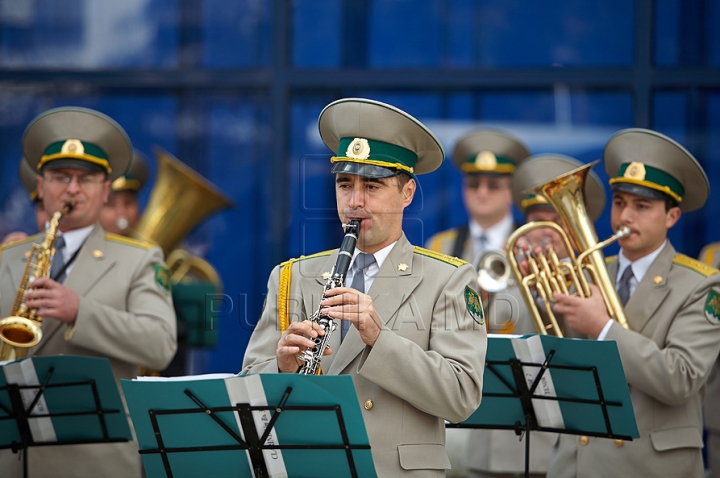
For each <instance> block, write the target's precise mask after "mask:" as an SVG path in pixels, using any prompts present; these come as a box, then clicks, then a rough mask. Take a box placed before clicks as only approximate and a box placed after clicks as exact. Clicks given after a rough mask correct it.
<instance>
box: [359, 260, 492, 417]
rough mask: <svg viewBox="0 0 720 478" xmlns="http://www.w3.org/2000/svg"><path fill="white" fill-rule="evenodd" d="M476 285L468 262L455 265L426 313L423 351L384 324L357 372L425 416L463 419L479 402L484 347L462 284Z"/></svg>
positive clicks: (481, 328)
mask: <svg viewBox="0 0 720 478" xmlns="http://www.w3.org/2000/svg"><path fill="white" fill-rule="evenodd" d="M434 279H435V280H438V279H437V278H434ZM424 280H433V278H428V277H426V278H425V279H424ZM476 284H477V282H476V280H475V273H474V270H473V268H472V267H471V266H470V265H468V264H466V265H463V266H461V267H459V268H458V269H456V270H455V271H454V272H453V274H452V275H451V276H450V277H449V279H448V280H447V281H446V285H445V287H444V288H443V289H442V291H441V292H440V294H439V295H438V297H437V300H436V302H435V304H434V306H433V308H432V310H431V311H429V312H430V313H432V319H431V322H430V326H431V331H432V332H431V334H430V342H429V347H428V350H424V349H423V348H421V347H420V346H419V345H418V344H416V343H415V342H413V341H411V340H408V339H407V338H404V337H402V336H400V335H399V334H396V333H394V332H393V331H392V330H391V329H389V328H387V326H386V327H385V328H383V330H382V331H381V332H380V335H379V336H378V339H377V341H376V342H375V345H374V346H373V347H372V348H370V347H366V350H365V352H364V354H365V357H364V361H363V362H362V364H361V365H360V367H359V370H358V373H359V375H360V376H362V377H363V378H366V379H367V380H370V381H371V382H373V383H375V384H377V385H378V386H380V387H382V388H384V389H385V390H387V391H388V392H390V393H392V394H394V395H396V396H397V397H399V398H401V399H403V400H405V401H407V402H408V403H410V404H411V405H413V406H414V407H416V408H418V409H419V410H422V411H424V412H425V413H428V414H430V415H435V416H438V417H441V418H444V419H446V420H449V421H451V422H460V421H462V420H465V419H466V418H467V417H469V416H470V415H471V414H472V413H473V412H474V411H475V410H476V409H477V408H478V406H479V405H480V400H481V396H482V380H483V370H484V365H485V353H486V350H487V333H486V331H485V324H484V322H483V323H482V324H481V323H480V319H478V320H475V319H474V318H473V315H472V314H471V313H470V312H469V310H468V305H467V301H466V288H470V289H471V290H475V288H476ZM480 307H481V306H480ZM420 312H421V313H425V311H420Z"/></svg>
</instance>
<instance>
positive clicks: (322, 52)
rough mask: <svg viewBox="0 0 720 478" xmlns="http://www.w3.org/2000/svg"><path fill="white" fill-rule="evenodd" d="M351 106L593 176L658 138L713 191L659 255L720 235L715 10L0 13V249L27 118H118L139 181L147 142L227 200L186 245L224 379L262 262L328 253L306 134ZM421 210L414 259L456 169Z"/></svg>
mask: <svg viewBox="0 0 720 478" xmlns="http://www.w3.org/2000/svg"><path fill="white" fill-rule="evenodd" d="M348 96H360V97H368V98H373V99H377V100H380V101H385V102H388V103H391V104H393V105H395V106H397V107H399V108H401V109H403V110H405V111H407V112H409V113H410V114H412V115H413V116H415V117H417V118H418V119H420V120H421V121H423V122H424V123H426V124H427V125H428V126H429V127H430V128H431V129H432V130H433V131H434V132H435V133H436V135H437V136H438V138H439V139H440V140H441V142H442V143H443V145H444V146H445V149H446V151H447V152H448V153H449V152H451V151H452V149H453V146H454V142H455V141H456V140H457V139H458V138H459V137H460V136H461V135H462V134H464V133H466V132H468V131H470V130H471V129H473V128H476V127H478V126H494V127H500V128H503V129H507V130H508V131H511V132H513V133H514V134H516V135H518V136H519V137H520V138H522V139H523V140H524V141H525V142H526V143H527V144H528V146H529V147H530V149H531V150H532V152H533V153H543V152H556V153H564V154H568V155H570V156H573V157H576V158H578V159H580V160H582V161H585V162H589V161H592V160H595V159H599V158H601V156H602V148H603V146H604V144H605V142H606V141H607V139H608V138H609V137H610V136H611V135H612V134H613V133H614V132H615V131H617V130H619V129H622V128H627V127H632V126H638V127H647V128H652V129H655V130H658V131H660V132H662V133H665V134H667V135H669V136H671V137H672V138H674V139H676V140H677V141H679V142H680V143H681V144H683V145H684V146H685V147H686V148H687V149H689V150H690V151H691V152H692V153H693V154H694V155H695V156H696V157H697V158H698V160H699V161H700V163H701V164H702V165H703V166H704V168H705V169H706V171H707V173H708V176H709V177H710V182H711V196H710V200H709V201H708V204H707V205H706V206H705V208H703V209H702V210H700V211H697V212H693V213H690V214H687V215H685V216H684V217H683V218H682V219H681V222H680V224H679V225H678V226H676V227H675V228H674V229H673V230H672V231H671V235H670V237H671V240H672V241H673V244H674V245H675V247H676V248H677V249H679V250H681V251H683V252H685V253H687V254H689V255H691V256H696V255H697V253H698V252H699V250H700V248H701V247H702V246H703V245H704V244H705V243H707V242H711V241H715V240H720V222H719V221H716V220H713V217H717V215H718V214H717V213H719V212H720V202H719V201H718V199H719V198H720V196H718V194H720V193H719V192H718V190H720V0H687V1H683V2H680V1H679V0H634V1H626V0H606V1H603V2H596V1H588V0H580V1H578V0H557V1H555V2H552V6H549V5H547V4H544V3H542V2H536V1H533V0H512V1H508V0H293V1H290V0H242V1H227V0H202V1H201V0H126V1H123V2H117V1H111V0H33V1H26V2H14V1H10V0H0V236H2V235H4V234H6V233H7V232H10V231H13V230H18V229H22V230H25V231H26V232H33V231H32V228H33V227H34V226H33V221H32V220H31V214H30V212H31V211H32V208H31V205H30V204H29V201H28V199H27V195H26V194H25V192H24V190H23V189H22V186H21V185H20V182H19V181H18V162H19V159H20V157H21V154H22V151H21V141H20V140H21V136H22V133H23V130H24V128H25V127H26V125H27V124H28V122H29V121H30V120H31V119H32V118H34V117H35V116H36V115H37V114H39V113H41V112H43V111H45V110H47V109H49V108H53V107H57V106H65V105H77V106H85V107H89V108H94V109H97V110H99V111H102V112H104V113H106V114H108V115H110V116H111V117H113V118H114V119H115V120H117V121H118V122H119V123H120V124H121V125H122V126H123V127H124V128H125V130H126V131H127V132H128V134H129V136H130V138H131V140H132V142H133V146H134V147H135V148H136V149H138V150H139V151H141V152H143V153H145V155H146V156H147V157H148V158H149V159H151V161H150V169H151V182H152V180H153V179H154V177H155V172H156V169H157V168H156V165H155V163H154V161H152V158H153V156H152V150H153V147H154V146H155V145H157V146H160V147H162V148H163V149H165V150H167V151H169V152H171V153H172V154H173V155H175V156H176V157H178V158H179V159H180V160H182V161H183V162H185V163H186V164H188V165H189V166H190V167H192V168H193V169H195V170H196V171H197V172H199V173H200V174H201V175H203V176H205V177H206V178H208V179H209V180H210V181H211V182H213V183H214V184H215V185H216V186H217V187H218V188H219V189H221V190H222V191H224V192H225V193H226V194H227V195H228V196H229V197H231V198H232V199H233V200H234V201H235V203H236V207H234V208H232V209H226V210H223V211H222V212H219V213H217V214H215V215H213V216H212V217H210V218H208V219H207V220H205V221H203V222H202V223H201V224H200V225H199V226H198V227H196V228H195V230H194V231H193V232H192V233H191V234H190V235H189V236H188V238H187V239H186V246H187V247H188V248H190V249H191V250H192V251H193V252H196V253H198V254H201V255H204V256H205V257H206V258H207V259H208V260H209V261H210V262H212V263H213V264H214V265H215V266H216V268H217V269H218V272H219V273H220V275H221V276H222V279H223V282H224V293H225V296H224V297H223V300H221V301H218V304H217V307H218V315H219V319H218V323H217V326H218V327H219V331H220V336H219V344H218V347H217V348H216V349H214V350H211V351H209V352H207V353H206V354H204V355H203V357H204V360H202V361H200V362H198V363H197V364H196V368H195V369H194V371H195V372H219V371H222V372H236V371H238V370H239V369H240V364H241V362H242V356H243V352H244V349H245V346H246V344H247V341H248V339H249V336H250V333H251V332H252V329H253V326H254V324H255V322H256V321H257V319H258V317H259V315H260V312H261V309H262V304H263V302H264V299H265V291H266V280H267V276H268V274H269V272H270V270H271V269H272V267H273V266H274V265H276V264H277V263H279V262H281V261H283V260H285V259H287V258H289V257H297V256H299V255H301V254H308V253H313V252H317V251H319V250H324V249H330V248H334V247H337V246H338V245H339V242H340V239H341V237H342V229H341V228H340V227H339V221H338V220H337V215H336V212H335V198H334V186H333V182H332V178H331V177H330V175H329V174H328V172H329V169H330V163H329V156H330V151H329V150H328V149H327V148H326V147H325V146H324V145H323V144H322V142H321V140H320V137H319V135H318V133H317V117H318V114H319V113H320V111H321V110H322V108H323V107H324V106H325V105H326V104H328V103H329V102H331V101H333V100H335V99H337V98H340V97H348ZM595 171H596V172H597V173H598V174H599V175H600V176H601V177H602V178H603V179H607V177H606V176H605V173H604V171H603V170H602V168H601V167H596V168H595ZM150 190H151V187H146V189H145V191H143V193H142V200H143V202H147V198H148V197H149V194H150ZM419 193H420V194H418V195H417V196H416V200H415V203H414V204H413V205H412V207H411V208H410V210H409V211H408V214H407V215H406V223H405V228H406V232H407V234H408V236H409V238H410V240H411V241H412V242H414V243H416V244H422V243H423V242H424V241H425V239H426V238H427V237H429V236H430V235H431V234H433V233H435V232H437V231H439V230H442V229H445V228H448V227H452V226H455V225H457V224H459V223H461V222H463V221H465V220H466V215H465V211H464V209H463V207H462V202H461V196H460V174H459V173H458V172H457V171H456V170H455V169H454V167H453V166H452V164H451V162H449V161H448V162H446V164H444V165H443V166H442V167H441V169H440V170H439V171H437V172H435V173H433V174H431V175H428V176H423V177H421V178H420V181H419ZM518 219H521V218H520V217H519V216H518ZM598 235H599V236H600V237H605V236H608V235H610V227H609V212H606V213H605V215H604V216H603V217H602V218H601V219H600V221H599V222H598ZM610 252H613V251H612V249H611V250H610Z"/></svg>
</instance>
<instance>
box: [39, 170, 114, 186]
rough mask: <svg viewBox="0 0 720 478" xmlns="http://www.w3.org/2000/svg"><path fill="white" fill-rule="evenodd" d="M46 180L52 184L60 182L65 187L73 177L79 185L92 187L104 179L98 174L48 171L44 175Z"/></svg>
mask: <svg viewBox="0 0 720 478" xmlns="http://www.w3.org/2000/svg"><path fill="white" fill-rule="evenodd" d="M45 177H46V179H47V180H48V181H50V182H51V183H54V184H61V185H63V186H65V187H67V186H69V185H70V183H71V182H72V180H73V178H75V180H76V181H77V183H78V184H79V185H80V187H82V188H85V187H92V186H93V185H95V184H100V183H102V182H104V181H105V178H104V177H103V176H102V175H98V174H83V175H77V176H75V175H71V174H63V173H50V174H48V175H47V176H45Z"/></svg>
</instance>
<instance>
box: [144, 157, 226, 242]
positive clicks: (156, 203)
mask: <svg viewBox="0 0 720 478" xmlns="http://www.w3.org/2000/svg"><path fill="white" fill-rule="evenodd" d="M155 157H157V160H158V173H157V179H156V180H155V185H154V186H153V190H152V193H151V194H150V200H149V201H148V205H147V207H146V208H145V212H144V213H143V215H142V217H141V218H140V222H139V223H138V226H137V228H136V229H135V231H133V236H134V237H135V238H137V239H140V240H144V241H149V242H154V243H155V244H158V245H159V246H160V247H161V248H162V250H163V252H164V253H165V255H166V256H167V255H168V254H169V253H170V251H172V250H174V249H175V248H176V247H177V246H178V244H180V241H181V240H182V238H183V237H185V235H186V234H187V233H189V232H190V231H191V230H192V228H193V227H195V226H196V225H197V224H198V223H199V222H200V221H201V220H202V219H203V218H205V217H206V216H208V215H210V214H212V213H214V212H216V211H219V210H220V209H224V208H226V207H230V206H233V202H232V201H231V200H230V199H229V198H227V197H226V196H225V195H224V194H223V193H222V192H221V191H220V190H218V189H217V188H216V187H215V186H214V185H213V184H212V183H211V182H210V181H208V180H207V179H205V178H203V177H202V176H200V175H199V174H198V173H196V172H195V171H193V170H192V169H190V168H189V167H188V166H186V165H185V164H183V163H182V162H181V161H180V160H179V159H177V158H175V157H173V156H172V155H171V154H170V153H168V152H166V151H164V150H162V149H160V148H155Z"/></svg>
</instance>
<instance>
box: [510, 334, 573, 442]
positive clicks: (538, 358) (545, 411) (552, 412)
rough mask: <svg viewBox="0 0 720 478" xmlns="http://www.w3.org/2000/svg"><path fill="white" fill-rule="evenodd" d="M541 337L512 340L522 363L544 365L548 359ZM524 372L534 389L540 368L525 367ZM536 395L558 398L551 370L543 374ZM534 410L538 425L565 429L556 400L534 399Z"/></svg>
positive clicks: (526, 379) (529, 385)
mask: <svg viewBox="0 0 720 478" xmlns="http://www.w3.org/2000/svg"><path fill="white" fill-rule="evenodd" d="M540 337H541V336H540V335H532V336H530V337H527V338H518V339H512V346H513V350H514V351H515V355H516V356H517V358H518V359H519V360H520V361H521V362H531V363H537V364H542V363H543V362H545V359H546V357H547V355H546V353H545V350H544V349H543V345H542V342H541V341H540V340H541V339H540ZM523 372H524V374H525V381H526V383H527V386H528V388H530V387H532V384H533V382H534V381H535V377H537V375H538V373H539V372H540V367H539V366H532V365H524V366H523ZM535 395H540V396H545V397H557V394H556V393H555V385H554V384H553V381H552V376H551V374H550V370H546V371H545V373H543V375H542V378H541V379H540V383H539V384H538V386H537V388H536V389H535ZM532 404H533V408H534V409H535V416H536V418H537V421H538V425H540V426H541V427H550V428H565V423H564V421H563V417H562V412H561V411H560V404H559V403H558V402H557V401H555V400H541V399H537V398H533V399H532Z"/></svg>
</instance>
